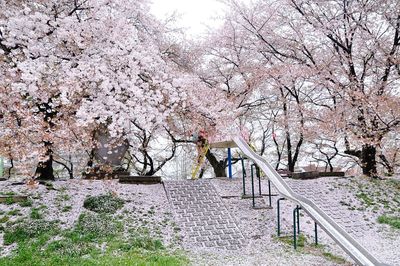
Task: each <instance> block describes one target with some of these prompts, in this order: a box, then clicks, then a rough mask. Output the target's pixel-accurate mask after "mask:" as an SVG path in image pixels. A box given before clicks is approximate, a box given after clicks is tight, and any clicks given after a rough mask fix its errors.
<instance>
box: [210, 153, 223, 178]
mask: <svg viewBox="0 0 400 266" xmlns="http://www.w3.org/2000/svg"><path fill="white" fill-rule="evenodd" d="M206 157H207V160H208V161H209V162H210V164H211V167H212V168H213V170H214V174H215V176H216V177H226V176H227V175H226V171H225V168H226V160H220V161H218V160H217V158H216V157H215V155H214V154H213V153H211V151H210V150H208V152H207V154H206Z"/></svg>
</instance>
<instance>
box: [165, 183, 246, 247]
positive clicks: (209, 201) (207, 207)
mask: <svg viewBox="0 0 400 266" xmlns="http://www.w3.org/2000/svg"><path fill="white" fill-rule="evenodd" d="M164 186H165V189H166V191H167V195H168V199H169V201H170V204H171V205H172V207H173V209H174V216H175V219H176V221H177V223H178V225H179V226H181V227H182V229H183V231H184V232H186V235H187V239H186V240H185V241H187V242H188V243H187V246H195V247H206V248H223V249H228V250H237V249H239V248H240V247H241V246H243V245H244V244H245V242H246V241H245V239H244V237H243V235H242V234H241V232H240V230H239V228H238V227H237V225H236V223H235V219H234V218H233V216H232V215H231V214H230V212H229V210H228V209H227V208H226V206H225V205H224V204H223V202H222V200H221V198H220V197H219V195H218V194H217V192H216V190H215V188H214V186H213V185H212V184H211V182H210V181H209V180H180V181H166V182H164Z"/></svg>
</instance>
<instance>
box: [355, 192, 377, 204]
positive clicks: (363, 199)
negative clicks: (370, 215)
mask: <svg viewBox="0 0 400 266" xmlns="http://www.w3.org/2000/svg"><path fill="white" fill-rule="evenodd" d="M356 196H357V198H359V199H360V200H361V202H362V203H364V204H365V205H367V206H368V207H369V206H372V205H374V204H375V202H374V201H373V199H371V198H370V197H369V196H368V195H367V194H366V193H365V192H360V193H358V194H357V195H356Z"/></svg>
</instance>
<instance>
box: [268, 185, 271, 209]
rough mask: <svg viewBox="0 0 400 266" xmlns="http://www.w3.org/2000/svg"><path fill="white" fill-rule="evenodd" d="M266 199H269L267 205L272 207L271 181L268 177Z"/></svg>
mask: <svg viewBox="0 0 400 266" xmlns="http://www.w3.org/2000/svg"><path fill="white" fill-rule="evenodd" d="M268 199H269V206H270V207H271V208H272V198H271V181H270V180H269V179H268Z"/></svg>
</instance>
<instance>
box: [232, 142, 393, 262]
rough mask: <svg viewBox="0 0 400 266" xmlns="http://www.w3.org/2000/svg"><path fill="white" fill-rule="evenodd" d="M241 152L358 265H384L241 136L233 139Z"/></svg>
mask: <svg viewBox="0 0 400 266" xmlns="http://www.w3.org/2000/svg"><path fill="white" fill-rule="evenodd" d="M233 141H234V142H235V143H236V145H237V146H238V147H239V148H240V150H242V152H243V153H244V154H245V155H246V156H248V158H250V159H251V160H253V162H254V163H256V164H257V165H258V166H259V167H260V168H261V169H262V170H263V171H264V173H265V174H267V175H268V177H269V179H270V180H271V182H272V183H273V184H274V185H275V187H276V189H277V190H278V192H279V193H280V194H281V195H282V196H284V197H285V198H287V199H289V200H292V201H294V202H295V203H296V204H298V205H300V206H301V207H302V209H303V210H304V211H306V212H307V213H308V214H309V216H310V217H311V218H312V219H314V221H315V222H317V223H318V225H319V226H320V227H321V228H322V229H323V230H324V231H325V232H326V233H327V234H328V235H329V236H330V237H332V239H333V240H334V241H335V242H336V243H338V244H339V246H341V247H342V249H343V250H344V251H346V253H347V254H349V255H350V256H351V257H352V258H353V259H354V260H355V261H356V262H357V264H359V265H386V264H383V263H381V262H380V261H379V260H377V259H376V258H375V257H374V256H373V255H372V254H371V253H370V252H369V251H368V250H366V249H365V248H364V247H363V246H361V245H360V244H359V243H358V242H357V241H356V240H355V239H354V238H353V237H352V236H350V235H349V234H348V233H347V232H346V231H345V230H344V229H343V228H342V227H340V226H339V225H338V224H337V223H336V222H335V221H334V220H332V218H330V217H329V216H328V215H327V214H326V213H325V212H324V211H323V210H321V209H320V208H319V207H318V206H317V205H316V204H315V203H314V202H312V201H311V200H309V199H307V198H305V197H303V196H301V195H299V194H297V193H295V192H294V191H293V190H292V189H291V188H290V187H289V185H288V184H287V183H286V182H285V180H283V178H282V177H281V176H280V175H279V174H278V172H276V170H275V169H274V168H273V167H272V166H271V165H270V164H269V163H268V162H267V161H266V160H265V159H264V158H262V157H261V156H260V155H258V154H256V153H255V152H254V151H253V150H252V149H251V148H250V146H249V145H248V144H247V143H246V141H245V140H244V139H243V138H241V137H236V138H234V139H233Z"/></svg>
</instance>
